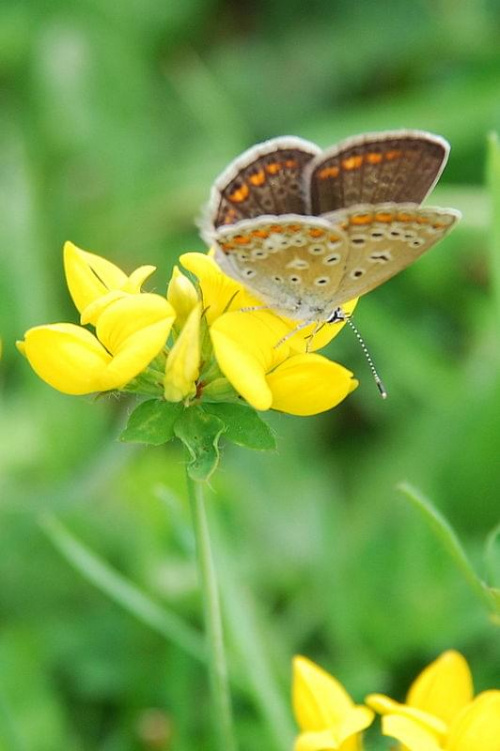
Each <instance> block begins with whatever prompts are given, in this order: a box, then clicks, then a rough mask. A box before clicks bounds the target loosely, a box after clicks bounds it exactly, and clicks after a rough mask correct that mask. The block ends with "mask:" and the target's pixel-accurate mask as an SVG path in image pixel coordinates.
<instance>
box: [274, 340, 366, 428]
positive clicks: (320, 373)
mask: <svg viewBox="0 0 500 751" xmlns="http://www.w3.org/2000/svg"><path fill="white" fill-rule="evenodd" d="M267 383H268V386H269V388H270V389H271V392H272V395H273V401H272V408H273V409H276V410H279V411H280V412H288V413H290V414H292V415H302V416H305V415H315V414H318V413H319V412H325V411H326V410H328V409H331V408H332V407H335V406H336V405H337V404H339V403H340V402H341V401H342V400H343V399H345V397H346V396H347V395H348V394H349V393H350V392H351V391H352V390H353V389H354V388H356V386H357V381H356V380H354V379H353V377H352V373H351V372H350V371H349V370H347V369H346V368H344V367H342V365H339V364H338V363H335V362H331V360H327V359H326V357H322V356H321V355H316V354H308V355H305V354H299V355H294V356H292V357H289V358H288V359H287V360H286V361H284V362H283V363H281V364H280V365H278V367H277V368H276V369H275V370H273V372H272V373H269V374H268V376H267Z"/></svg>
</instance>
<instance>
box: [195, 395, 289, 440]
mask: <svg viewBox="0 0 500 751" xmlns="http://www.w3.org/2000/svg"><path fill="white" fill-rule="evenodd" d="M203 409H204V410H205V412H209V413H210V414H211V415H215V416H216V417H218V418H219V419H220V420H222V422H223V423H224V425H225V426H226V431H225V433H224V437H225V438H227V439H228V440H229V441H232V442H233V443H236V444H237V445H238V446H246V447H247V448H249V449H257V450H259V451H271V450H274V449H276V439H275V437H274V433H273V431H272V430H271V428H270V427H269V425H268V424H267V423H266V422H264V420H263V419H262V418H261V417H260V416H259V415H258V414H257V412H256V411H255V410H254V409H252V408H251V407H247V406H246V405H244V404H227V403H220V404H215V403H210V404H204V405H203Z"/></svg>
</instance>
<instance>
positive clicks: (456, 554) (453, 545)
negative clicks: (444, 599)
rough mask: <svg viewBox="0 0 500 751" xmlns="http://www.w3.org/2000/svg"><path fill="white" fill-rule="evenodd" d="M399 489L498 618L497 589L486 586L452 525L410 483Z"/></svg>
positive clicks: (499, 616) (498, 602)
mask: <svg viewBox="0 0 500 751" xmlns="http://www.w3.org/2000/svg"><path fill="white" fill-rule="evenodd" d="M399 490H400V491H401V492H402V493H403V494H404V495H405V496H406V497H407V498H408V500H410V501H411V502H412V504H413V505H414V507H415V508H416V509H417V510H418V511H420V513H421V514H422V517H423V518H424V520H425V521H426V522H427V524H428V525H429V528H430V529H431V530H432V532H434V534H435V536H436V537H437V539H438V540H439V542H440V543H441V545H442V546H443V549H444V550H446V552H447V553H448V555H449V556H450V557H451V559H452V561H453V562H454V563H455V565H456V567H457V568H458V570H459V571H460V572H461V574H462V576H463V577H464V579H465V581H466V582H467V584H468V585H469V587H470V588H471V590H472V591H473V592H474V593H475V594H476V595H477V596H478V598H479V599H480V600H481V601H482V602H483V604H484V605H486V607H487V608H488V610H490V611H491V612H492V614H493V616H494V617H495V619H497V618H498V619H500V598H499V597H498V590H494V589H492V588H491V587H488V586H487V584H486V583H485V582H484V581H483V580H482V579H481V578H480V577H479V576H478V575H477V573H476V571H475V570H474V568H473V566H472V564H471V562H470V561H469V559H468V557H467V554H466V552H465V550H464V549H463V547H462V544H461V542H460V540H459V539H458V536H457V534H456V532H455V530H454V529H453V528H452V526H451V525H450V524H449V523H448V521H447V520H446V519H445V518H444V516H443V515H442V514H441V513H440V512H439V511H438V510H437V509H436V508H435V507H434V506H433V504H432V503H431V502H430V501H429V499H428V498H425V497H424V496H423V495H422V494H421V493H419V491H418V490H416V489H415V488H413V487H412V486H411V485H409V484H408V483H401V484H400V485H399ZM499 623H500V620H499Z"/></svg>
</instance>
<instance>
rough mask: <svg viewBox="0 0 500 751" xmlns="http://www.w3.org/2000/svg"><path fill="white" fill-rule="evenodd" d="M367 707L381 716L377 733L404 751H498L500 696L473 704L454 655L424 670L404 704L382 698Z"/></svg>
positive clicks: (463, 667)
mask: <svg viewBox="0 0 500 751" xmlns="http://www.w3.org/2000/svg"><path fill="white" fill-rule="evenodd" d="M366 703H367V704H368V705H369V706H370V707H372V709H374V710H375V711H377V712H379V713H380V714H381V715H382V716H383V719H382V732H383V733H384V735H388V736H391V737H393V738H396V739H397V740H398V741H399V742H400V743H401V748H404V749H405V750H407V751H500V691H484V692H483V693H481V694H479V695H478V696H476V698H475V699H474V698H473V685H472V676H471V673H470V670H469V666H468V665H467V662H466V660H465V658H464V657H463V656H462V655H461V654H460V653H459V652H456V651H454V650H449V651H447V652H444V653H443V654H442V655H441V656H440V657H438V659H437V660H435V661H434V662H432V663H431V664H430V665H428V666H427V667H426V668H425V669H424V670H423V671H422V673H420V675H419V676H418V677H417V678H416V680H415V681H414V683H413V684H412V685H411V687H410V690H409V692H408V696H407V698H406V703H405V704H400V703H399V702H396V701H394V700H393V699H390V698H389V697H387V696H383V695H381V694H371V695H370V696H368V697H367V698H366Z"/></svg>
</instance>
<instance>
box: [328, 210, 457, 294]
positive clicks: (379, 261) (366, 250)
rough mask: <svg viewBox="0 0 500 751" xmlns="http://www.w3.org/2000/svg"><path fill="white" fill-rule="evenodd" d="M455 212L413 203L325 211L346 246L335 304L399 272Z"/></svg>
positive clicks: (432, 241) (445, 229)
mask: <svg viewBox="0 0 500 751" xmlns="http://www.w3.org/2000/svg"><path fill="white" fill-rule="evenodd" d="M459 218H460V212H458V211H454V210H453V209H440V208H427V207H425V208H422V207H420V206H417V205H416V204H413V203H406V204H400V203H397V204H396V203H383V204H378V205H375V206H373V205H371V204H370V205H367V206H356V207H354V208H352V209H347V210H341V211H336V212H334V213H332V214H330V215H328V220H329V221H331V222H332V223H333V225H334V226H338V227H340V228H341V229H342V231H343V232H344V233H345V234H346V235H347V238H348V244H349V251H348V260H347V264H346V266H345V270H344V274H343V277H342V280H341V282H340V284H339V285H338V288H337V289H336V291H335V295H334V297H333V301H334V304H335V306H337V305H342V303H345V302H347V301H348V300H351V299H352V298H354V297H359V296H360V295H364V294H366V293H367V292H370V290H372V289H375V287H378V286H380V285H381V284H383V283H384V282H385V281H387V280H388V279H390V278H391V277H393V276H395V275H396V274H398V273H399V272H400V271H402V270H403V269H405V268H406V267H407V266H409V265H410V264H412V263H413V262H414V261H416V260H417V258H420V256H421V255H422V254H423V253H425V252H426V251H427V250H429V249H430V248H432V246H433V245H435V244H436V243H437V242H438V241H439V240H441V239H442V238H443V237H445V235H447V234H448V232H449V231H450V230H451V229H452V228H453V226H454V225H455V223H456V222H457V221H458V219H459Z"/></svg>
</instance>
